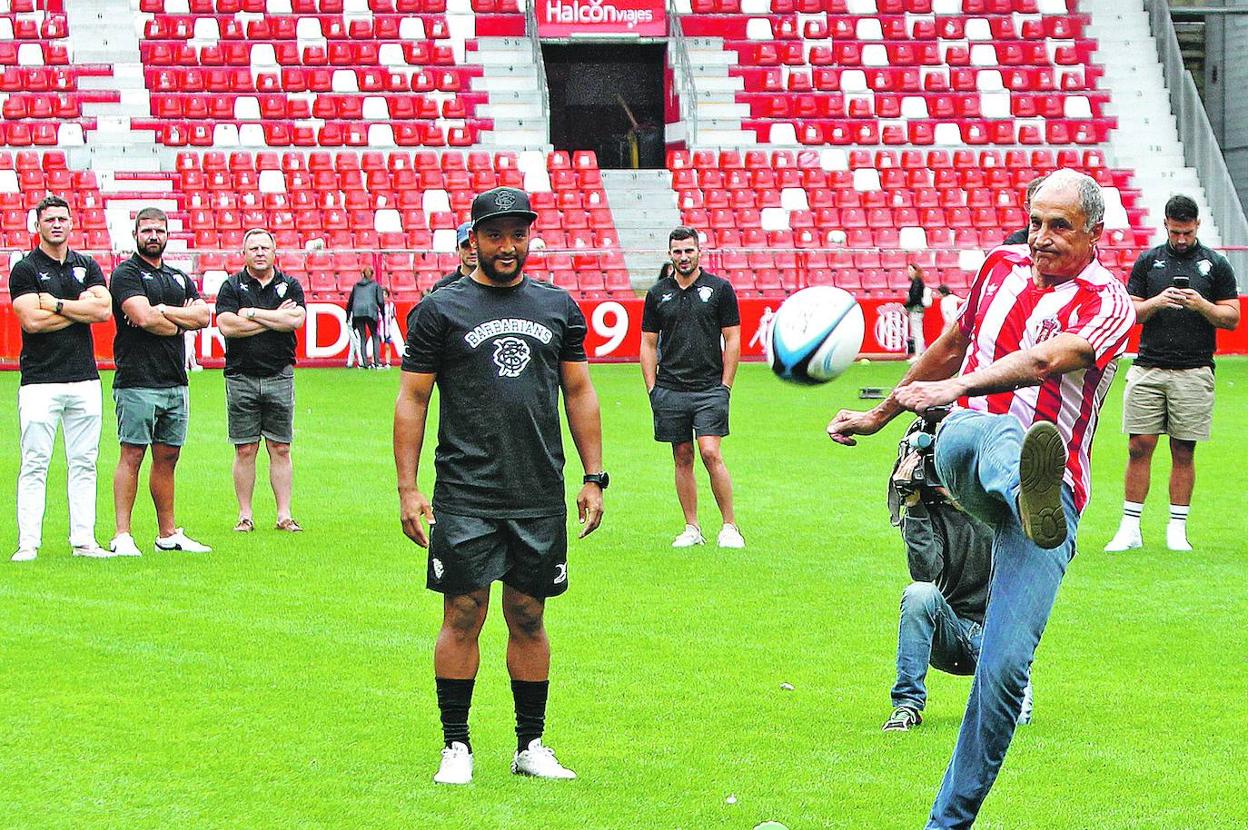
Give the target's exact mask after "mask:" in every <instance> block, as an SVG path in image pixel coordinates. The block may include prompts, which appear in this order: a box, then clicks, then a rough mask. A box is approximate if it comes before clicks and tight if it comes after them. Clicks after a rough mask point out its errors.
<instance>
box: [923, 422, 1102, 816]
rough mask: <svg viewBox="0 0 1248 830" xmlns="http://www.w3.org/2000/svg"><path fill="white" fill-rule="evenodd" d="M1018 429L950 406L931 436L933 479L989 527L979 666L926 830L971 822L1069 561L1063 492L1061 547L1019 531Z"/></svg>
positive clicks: (1073, 524)
mask: <svg viewBox="0 0 1248 830" xmlns="http://www.w3.org/2000/svg"><path fill="white" fill-rule="evenodd" d="M1023 432H1024V430H1023V426H1022V424H1020V423H1019V421H1018V419H1016V418H1014V417H1013V416H1011V415H984V414H982V413H978V412H971V411H969V410H955V411H954V412H953V413H952V414H950V415H949V416H948V417H947V418H946V419H945V420H944V422H943V423H942V424H941V425H940V430H939V432H938V433H937V437H936V449H935V453H936V455H935V460H936V472H937V475H938V476H939V477H940V480H941V481H942V482H943V483H944V485H945V487H947V488H948V489H949V491H950V492H951V493H952V494H953V497H954V498H956V499H957V500H958V502H959V503H960V504H961V505H962V507H963V509H965V510H966V511H967V512H968V513H970V514H971V515H973V516H975V517H976V518H979V519H981V520H982V521H984V522H985V523H987V524H988V525H989V526H990V527H992V529H993V544H992V562H993V564H992V582H991V584H990V585H989V592H988V607H987V609H986V611H985V615H984V630H983V640H982V643H981V646H980V652H979V665H978V666H977V667H976V669H975V678H974V680H973V681H972V683H971V695H970V698H969V699H968V700H967V702H966V715H965V716H964V717H963V718H962V727H961V729H960V731H959V732H958V742H957V745H956V746H955V747H954V749H953V759H952V760H950V762H949V767H948V769H946V770H945V777H944V780H943V781H942V782H941V784H940V791H939V792H938V793H937V794H936V802H935V803H934V804H933V805H932V814H931V817H930V818H929V819H928V823H927V826H926V827H927V830H933V829H934V828H935V829H939V828H968V827H970V826H971V825H972V824H974V822H975V816H976V814H977V813H978V812H979V807H980V805H981V804H982V803H983V801H984V798H985V797H986V796H987V795H988V791H989V790H990V789H991V788H992V784H993V782H994V781H995V780H996V778H997V773H998V772H999V771H1000V769H1001V763H1002V762H1003V761H1004V760H1005V752H1006V750H1007V749H1009V747H1010V740H1011V739H1012V738H1013V737H1014V727H1015V725H1016V721H1017V718H1018V712H1019V708H1020V707H1021V705H1022V700H1023V687H1024V686H1025V685H1026V684H1027V679H1028V677H1029V675H1030V671H1031V661H1032V658H1033V657H1034V656H1035V653H1036V646H1037V645H1038V644H1039V643H1040V635H1041V634H1043V633H1044V626H1045V624H1046V623H1047V622H1048V620H1049V612H1050V611H1052V610H1053V601H1054V600H1055V599H1056V598H1057V588H1058V586H1059V585H1061V583H1062V577H1063V576H1064V575H1065V573H1066V566H1067V564H1069V562H1070V560H1071V557H1073V556H1074V555H1075V530H1076V528H1077V526H1078V523H1079V514H1078V512H1077V511H1076V510H1075V500H1074V494H1073V492H1072V491H1071V489H1070V487H1069V486H1066V487H1063V489H1062V504H1063V506H1064V507H1065V510H1066V526H1067V531H1068V532H1067V536H1066V541H1065V542H1064V543H1062V545H1060V546H1059V547H1057V548H1054V549H1052V550H1046V549H1044V548H1041V547H1039V546H1038V545H1037V544H1036V543H1035V542H1033V541H1031V540H1030V539H1029V538H1027V535H1026V534H1025V533H1023V527H1022V524H1021V521H1020V519H1019V516H1018V489H1019V485H1018V458H1019V452H1020V450H1021V449H1022V444H1023Z"/></svg>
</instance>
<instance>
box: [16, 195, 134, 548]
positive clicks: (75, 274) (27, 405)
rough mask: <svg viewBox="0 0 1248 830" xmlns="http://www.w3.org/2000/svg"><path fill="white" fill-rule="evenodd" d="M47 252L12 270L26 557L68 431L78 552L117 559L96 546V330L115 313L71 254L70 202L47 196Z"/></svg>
mask: <svg viewBox="0 0 1248 830" xmlns="http://www.w3.org/2000/svg"><path fill="white" fill-rule="evenodd" d="M35 222H36V224H37V226H38V232H39V245H38V246H37V247H36V248H35V249H34V250H33V251H31V252H30V253H29V254H27V255H26V256H25V257H24V258H23V259H22V260H21V261H19V262H18V263H17V264H16V265H14V266H13V273H12V274H11V275H10V277H9V295H10V296H11V297H12V300H13V312H14V313H15V314H16V315H17V321H18V323H19V325H21V327H22V354H21V370H22V380H21V387H20V388H19V389H18V393H17V417H18V423H19V425H20V427H21V452H22V466H21V473H20V474H19V475H18V479H17V552H16V553H14V554H13V561H14V562H29V561H30V560H32V559H34V558H35V557H36V556H38V555H39V546H40V544H41V543H42V542H43V511H44V505H45V498H46V490H47V480H48V464H49V463H51V461H52V446H53V444H54V443H55V441H56V428H57V425H58V424H60V425H62V426H63V427H64V430H65V460H66V466H67V468H68V477H69V488H68V491H69V544H70V545H71V546H72V547H73V549H74V555H75V556H91V557H106V556H111V555H112V554H111V553H110V552H109V551H107V550H105V549H104V548H101V547H100V546H99V545H98V544H96V541H95V460H96V456H97V455H98V454H99V450H100V409H101V402H100V374H99V372H98V371H96V368H95V345H94V342H93V341H92V339H91V324H92V323H102V322H104V321H105V320H107V319H108V318H109V316H110V315H111V314H112V309H111V304H110V301H109V296H108V289H106V288H105V287H104V274H103V272H101V271H100V266H99V265H97V264H96V262H95V260H93V259H91V257H88V256H84V255H82V254H79V253H76V252H74V251H71V250H70V249H69V234H70V231H72V230H73V228H74V222H73V219H72V218H71V217H70V213H69V203H68V202H66V201H65V200H64V199H62V198H61V197H59V196H48V197H47V198H45V199H44V200H43V201H41V202H40V203H39V205H38V206H37V207H36V208H35Z"/></svg>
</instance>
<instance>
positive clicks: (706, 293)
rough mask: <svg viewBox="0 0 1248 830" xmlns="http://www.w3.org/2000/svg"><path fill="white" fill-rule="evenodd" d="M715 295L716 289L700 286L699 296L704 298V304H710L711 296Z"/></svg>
mask: <svg viewBox="0 0 1248 830" xmlns="http://www.w3.org/2000/svg"><path fill="white" fill-rule="evenodd" d="M714 293H715V289H714V288H711V287H710V286H709V285H699V286H698V296H699V297H701V298H702V302H704V303H707V302H710V301H711V295H712V294H714Z"/></svg>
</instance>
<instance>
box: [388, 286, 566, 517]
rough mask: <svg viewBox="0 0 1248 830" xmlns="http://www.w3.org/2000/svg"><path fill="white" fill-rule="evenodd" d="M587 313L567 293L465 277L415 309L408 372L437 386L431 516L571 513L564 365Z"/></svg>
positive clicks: (405, 361) (405, 362)
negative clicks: (562, 404)
mask: <svg viewBox="0 0 1248 830" xmlns="http://www.w3.org/2000/svg"><path fill="white" fill-rule="evenodd" d="M585 331H586V326H585V315H583V314H582V313H581V310H580V308H579V307H578V306H577V304H576V301H575V300H573V299H572V297H571V296H569V294H568V292H567V291H565V290H563V289H562V288H558V287H556V286H553V285H546V284H544V283H540V282H535V281H533V280H531V279H529V278H527V277H526V278H525V279H524V280H523V281H522V282H521V283H520V284H519V285H516V286H513V287H510V288H500V287H494V286H488V285H482V284H481V283H479V282H476V281H475V280H473V279H464V280H460V281H458V282H456V283H455V284H454V285H451V286H449V287H447V288H444V289H442V290H440V291H437V292H435V293H432V294H430V295H429V296H428V297H426V298H425V299H424V300H422V301H421V303H420V305H418V306H416V313H415V319H414V320H413V324H412V327H411V328H410V329H409V330H408V332H407V351H406V356H405V357H404V358H403V371H405V372H422V373H433V374H436V375H437V381H436V383H437V386H438V405H439V415H438V448H437V450H436V451H435V452H434V466H435V468H436V470H437V477H436V482H435V484H434V489H433V509H434V512H438V511H445V512H447V513H454V514H456V515H459V516H488V517H497V518H513V519H517V518H529V517H536V516H558V515H561V514H563V513H565V512H566V511H567V507H566V505H565V501H564V499H565V494H564V486H563V464H564V456H563V438H562V433H561V431H560V424H559V391H560V381H561V379H562V375H561V373H560V368H561V364H563V363H579V362H583V361H584V360H585V359H586V357H585Z"/></svg>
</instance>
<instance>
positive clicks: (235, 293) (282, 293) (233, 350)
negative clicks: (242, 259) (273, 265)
mask: <svg viewBox="0 0 1248 830" xmlns="http://www.w3.org/2000/svg"><path fill="white" fill-rule="evenodd" d="M287 300H293V301H294V302H295V304H296V305H298V306H301V307H305V308H306V303H305V302H304V299H303V286H301V285H299V281H298V280H296V279H295V278H294V277H288V276H286V275H285V274H283V273H282V272H281V271H278V270H277V269H274V271H273V279H271V280H269V284H268V285H265V286H261V285H260V283H259V281H258V280H256V278H255V277H253V276H251V274H249V273H247V269H246V268H244V269H243V270H242V271H239V272H238V273H237V274H235V275H234V276H232V277H230V278H229V279H228V280H226V281H225V282H224V283H222V284H221V288H220V289H218V291H217V315H218V316H219V315H221V314H225V313H226V312H232V313H234V314H238V313H239V312H240V311H241V310H242V309H246V308H263V309H268V310H270V311H271V310H273V309H275V308H277V307H278V306H279V305H281V304H282V303H284V302H286V301H287ZM293 365H295V333H294V332H293V331H272V330H271V329H265V330H264V331H262V332H260V333H259V334H256V335H253V336H251V337H227V338H225V374H226V375H227V376H234V375H247V376H249V377H258V378H266V377H272V376H273V375H276V374H277V373H278V372H280V371H282V370H283V369H285V368H286V367H287V366H293Z"/></svg>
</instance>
